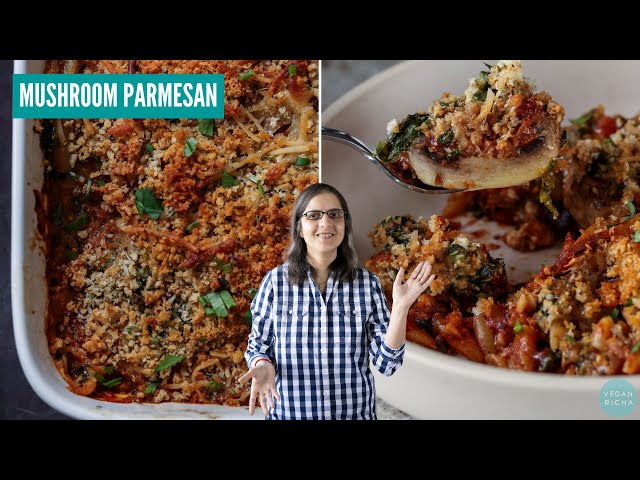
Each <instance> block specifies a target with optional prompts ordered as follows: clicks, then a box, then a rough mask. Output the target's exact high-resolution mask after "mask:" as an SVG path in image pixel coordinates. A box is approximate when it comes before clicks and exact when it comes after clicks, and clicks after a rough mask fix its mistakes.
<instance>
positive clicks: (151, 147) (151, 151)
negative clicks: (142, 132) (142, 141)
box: [145, 143, 153, 153]
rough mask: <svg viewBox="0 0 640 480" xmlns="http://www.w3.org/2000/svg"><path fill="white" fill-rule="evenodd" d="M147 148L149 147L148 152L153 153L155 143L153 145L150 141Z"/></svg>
mask: <svg viewBox="0 0 640 480" xmlns="http://www.w3.org/2000/svg"><path fill="white" fill-rule="evenodd" d="M145 148H146V149H147V152H148V153H153V145H151V144H150V143H147V145H146V146H145Z"/></svg>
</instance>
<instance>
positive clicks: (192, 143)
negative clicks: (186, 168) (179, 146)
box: [184, 138, 198, 157]
mask: <svg viewBox="0 0 640 480" xmlns="http://www.w3.org/2000/svg"><path fill="white" fill-rule="evenodd" d="M197 146H198V141H197V140H196V139H195V138H189V139H188V140H187V141H186V142H185V143H184V156H185V157H190V156H191V155H193V154H194V153H195V151H196V147H197Z"/></svg>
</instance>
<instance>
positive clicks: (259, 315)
mask: <svg viewBox="0 0 640 480" xmlns="http://www.w3.org/2000/svg"><path fill="white" fill-rule="evenodd" d="M271 278H272V272H269V273H267V275H265V277H264V279H263V280H262V284H261V285H260V288H259V289H258V292H257V293H256V296H255V297H254V298H253V301H252V302H251V333H250V334H249V342H248V344H247V350H246V352H244V358H245V360H246V362H247V366H248V367H249V368H251V367H253V366H254V365H255V362H257V361H258V360H259V359H261V358H266V359H267V360H269V361H270V362H271V363H274V355H273V338H274V335H273V321H272V319H271V306H272V305H273V296H274V293H273V285H272V283H271Z"/></svg>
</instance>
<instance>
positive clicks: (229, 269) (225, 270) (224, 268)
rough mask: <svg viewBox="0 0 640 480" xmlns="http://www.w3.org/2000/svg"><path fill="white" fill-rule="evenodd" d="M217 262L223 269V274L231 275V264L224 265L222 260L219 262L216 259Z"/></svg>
mask: <svg viewBox="0 0 640 480" xmlns="http://www.w3.org/2000/svg"><path fill="white" fill-rule="evenodd" d="M214 260H215V262H216V263H217V264H218V266H219V267H220V268H221V269H222V271H223V272H226V273H229V272H230V271H231V262H229V263H222V262H221V261H220V260H218V259H217V258H214Z"/></svg>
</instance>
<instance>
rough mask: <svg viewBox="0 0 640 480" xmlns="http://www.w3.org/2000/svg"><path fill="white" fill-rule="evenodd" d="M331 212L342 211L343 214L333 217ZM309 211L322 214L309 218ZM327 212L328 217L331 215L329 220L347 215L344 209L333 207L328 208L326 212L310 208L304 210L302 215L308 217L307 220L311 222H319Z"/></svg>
mask: <svg viewBox="0 0 640 480" xmlns="http://www.w3.org/2000/svg"><path fill="white" fill-rule="evenodd" d="M329 212H341V213H342V215H340V216H339V217H335V218H332V217H331V216H329ZM309 213H320V214H321V215H320V218H309V216H308V214H309ZM325 213H326V214H327V217H329V220H338V219H340V218H344V217H345V216H346V215H347V212H346V211H344V210H343V209H342V208H332V209H331V210H327V211H326V212H324V211H322V210H309V211H308V212H304V213H303V214H302V216H303V217H307V220H309V221H311V222H319V221H320V220H322V217H324V214H325Z"/></svg>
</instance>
